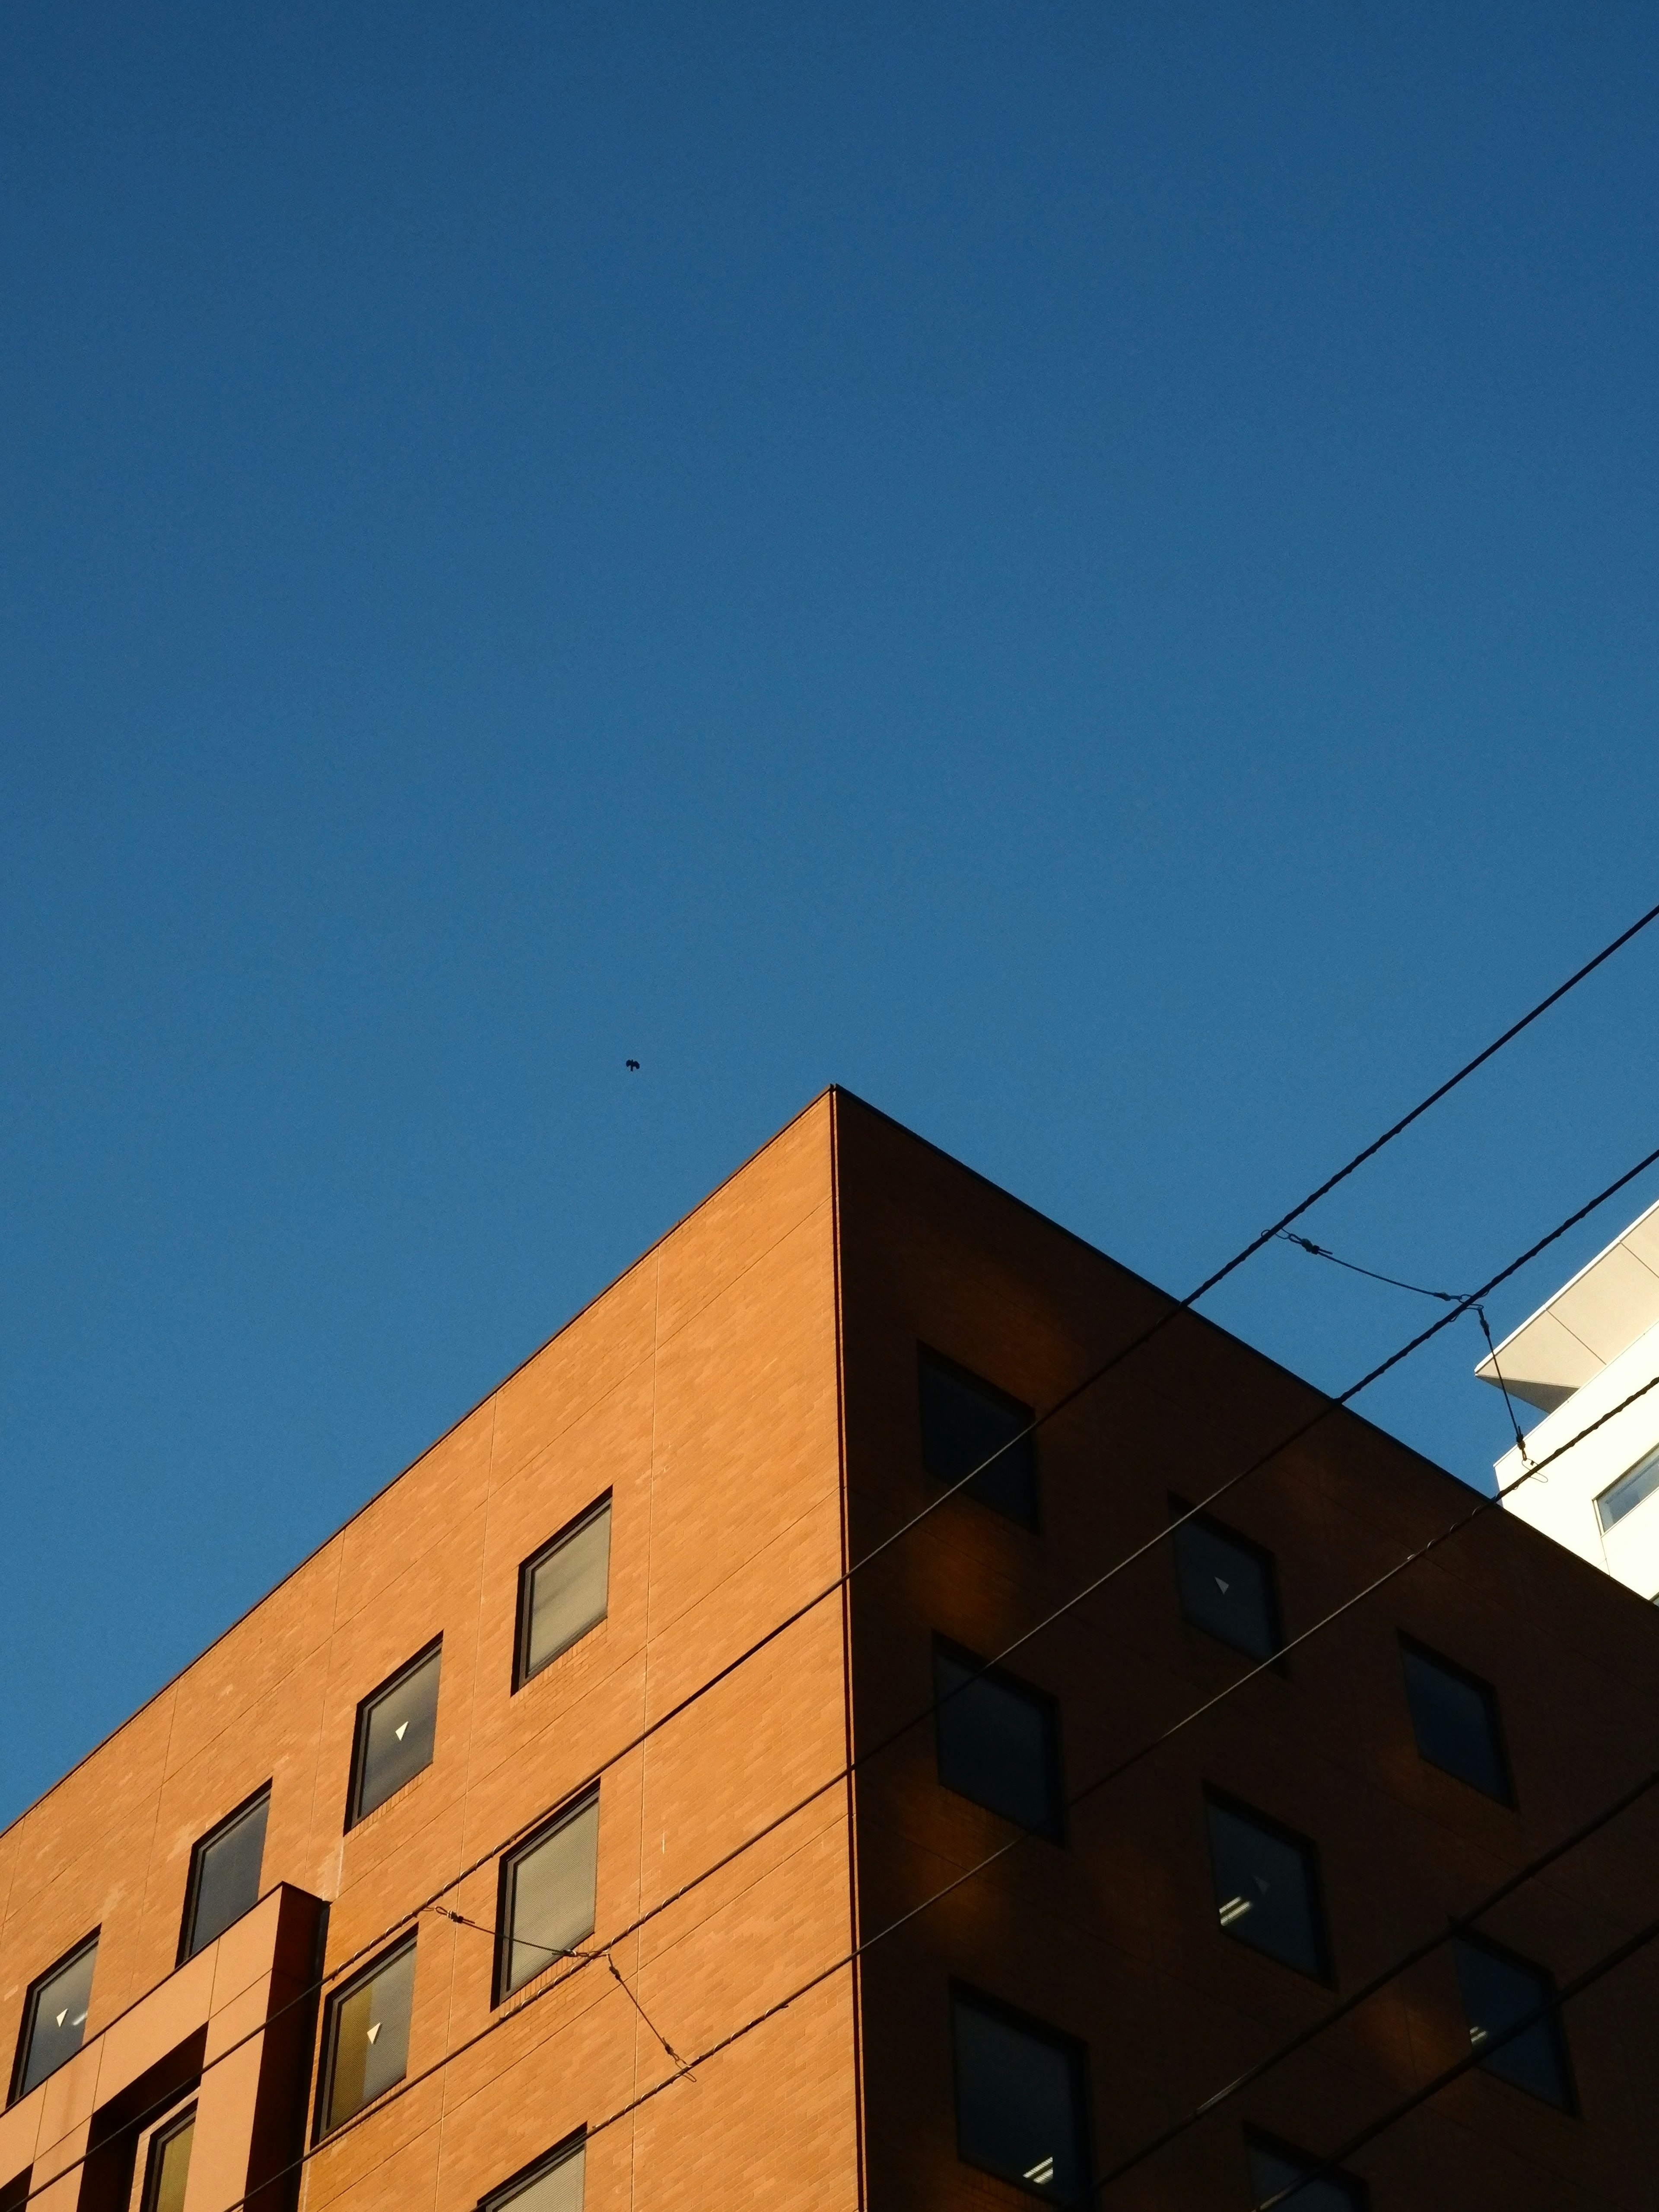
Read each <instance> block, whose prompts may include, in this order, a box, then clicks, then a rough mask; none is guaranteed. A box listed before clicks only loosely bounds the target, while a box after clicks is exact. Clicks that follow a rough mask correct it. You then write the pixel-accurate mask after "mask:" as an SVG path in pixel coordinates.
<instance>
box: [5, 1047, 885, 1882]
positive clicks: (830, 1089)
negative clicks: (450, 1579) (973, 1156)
mask: <svg viewBox="0 0 1659 2212" xmlns="http://www.w3.org/2000/svg"><path fill="white" fill-rule="evenodd" d="M835 1093H836V1085H834V1084H833V1083H831V1084H827V1085H825V1086H824V1088H823V1090H822V1091H817V1092H815V1093H814V1094H813V1096H812V1097H811V1098H809V1099H808V1100H807V1102H806V1103H805V1105H804V1106H803V1107H801V1108H800V1109H799V1111H797V1112H796V1113H793V1114H792V1115H790V1116H789V1119H788V1120H787V1121H786V1122H785V1123H784V1124H783V1126H782V1127H781V1128H780V1129H775V1130H774V1131H773V1132H772V1134H771V1135H770V1136H769V1138H768V1139H766V1141H765V1143H764V1144H763V1145H757V1146H756V1147H755V1149H754V1151H753V1152H750V1153H748V1154H746V1155H745V1156H744V1158H743V1159H742V1160H740V1161H739V1162H738V1165H737V1166H736V1167H734V1168H733V1169H732V1171H731V1173H730V1174H729V1175H725V1176H721V1178H720V1181H719V1182H717V1183H715V1184H714V1187H713V1188H712V1189H710V1190H707V1191H705V1192H704V1193H703V1195H702V1197H701V1198H700V1199H699V1200H697V1202H696V1205H695V1206H689V1207H688V1208H687V1209H686V1211H685V1212H684V1213H682V1214H681V1215H680V1216H679V1218H678V1220H676V1221H674V1222H673V1223H672V1224H671V1225H670V1226H669V1227H668V1228H666V1229H665V1230H664V1231H663V1232H662V1234H661V1235H660V1236H659V1237H653V1238H652V1240H651V1242H650V1243H648V1244H647V1246H646V1248H645V1249H644V1250H643V1251H642V1252H640V1253H638V1254H636V1255H635V1257H634V1258H633V1259H631V1260H630V1261H629V1263H628V1265H627V1266H626V1267H623V1268H621V1269H620V1270H619V1271H618V1272H617V1273H616V1274H614V1275H612V1276H611V1279H610V1280H609V1281H608V1282H607V1283H605V1285H603V1286H602V1287H601V1288H600V1289H599V1290H597V1291H594V1293H593V1295H592V1297H590V1298H587V1299H586V1300H585V1301H584V1302H583V1303H582V1304H580V1306H578V1307H577V1309H576V1310H575V1312H574V1313H573V1314H571V1315H570V1316H568V1318H567V1319H565V1320H564V1321H562V1322H560V1323H559V1326H558V1327H557V1328H556V1329H555V1330H554V1331H553V1332H552V1334H550V1335H549V1336H545V1337H544V1338H543V1340H542V1341H541V1342H540V1343H539V1344H538V1345H537V1346H535V1348H534V1350H533V1351H531V1352H526V1354H525V1356H524V1358H522V1359H521V1360H520V1361H519V1363H518V1364H517V1365H516V1366H515V1367H510V1368H509V1369H508V1370H507V1373H506V1374H505V1375H503V1376H502V1377H501V1380H500V1382H499V1383H491V1385H490V1387H489V1389H488V1390H486V1391H485V1392H484V1393H483V1396H482V1397H480V1398H477V1399H475V1400H474V1401H473V1402H472V1403H471V1405H470V1406H469V1407H467V1409H466V1411H465V1413H461V1414H459V1415H458V1416H457V1418H456V1419H454V1420H453V1421H452V1422H451V1423H450V1424H449V1426H448V1427H447V1429H441V1430H440V1431H439V1432H438V1434H437V1435H436V1436H435V1437H433V1439H432V1441H431V1443H428V1444H422V1447H421V1449H420V1450H419V1451H417V1452H416V1455H415V1456H414V1458H413V1459H411V1460H410V1461H409V1462H408V1463H407V1464H406V1465H405V1466H403V1467H400V1468H398V1472H397V1473H396V1474H392V1475H388V1476H387V1478H386V1480H385V1481H384V1482H383V1483H381V1485H380V1487H379V1489H378V1490H374V1491H371V1492H370V1493H369V1495H368V1497H367V1498H365V1499H364V1500H363V1502H362V1504H361V1505H360V1506H358V1507H357V1509H356V1511H355V1512H352V1513H349V1514H348V1515H347V1516H346V1517H345V1519H344V1520H343V1521H342V1522H340V1524H339V1526H338V1527H337V1528H331V1530H330V1531H329V1533H328V1534H327V1535H326V1536H325V1537H324V1538H323V1539H322V1541H320V1542H319V1543H316V1544H313V1546H312V1547H311V1549H310V1550H309V1551H308V1552H307V1553H306V1554H305V1557H304V1558H303V1559H299V1560H296V1561H295V1565H293V1566H291V1567H290V1568H289V1571H288V1572H287V1573H286V1574H285V1575H282V1576H279V1577H278V1578H277V1579H276V1581H275V1582H274V1583H272V1584H271V1585H270V1589H267V1590H266V1591H264V1594H263V1595H261V1596H258V1597H256V1598H255V1599H254V1600H253V1601H252V1604H250V1605H246V1606H244V1607H243V1608H242V1610H241V1612H240V1613H238V1614H237V1615H236V1618H235V1619H234V1620H232V1621H228V1622H227V1623H226V1625H225V1626H224V1627H223V1628H222V1629H221V1630H220V1631H219V1633H218V1634H217V1635H216V1636H215V1637H213V1638H210V1641H209V1642H208V1643H206V1644H204V1645H203V1646H202V1648H201V1650H199V1651H197V1652H196V1653H194V1654H193V1655H192V1656H191V1657H190V1658H188V1659H186V1660H185V1663H184V1665H183V1666H182V1667H179V1668H176V1669H175V1671H174V1672H173V1674H169V1675H168V1676H167V1680H166V1681H165V1682H162V1683H161V1684H160V1685H158V1686H157V1687H156V1688H155V1689H154V1690H152V1691H151V1692H150V1693H149V1697H147V1698H146V1699H144V1701H143V1704H142V1705H135V1706H134V1707H133V1709H132V1711H131V1712H130V1713H129V1714H128V1715H127V1716H126V1717H125V1720H119V1721H118V1722H117V1723H115V1726H114V1727H113V1728H112V1729H109V1730H108V1731H107V1733H106V1734H105V1735H100V1737H99V1739H98V1741H97V1742H96V1743H94V1745H92V1746H91V1747H90V1748H89V1749H88V1750H87V1751H84V1752H82V1754H81V1756H80V1758H79V1759H76V1762H75V1764H74V1765H72V1766H66V1767H65V1768H64V1771H63V1772H62V1773H61V1774H60V1775H59V1776H58V1779H57V1780H56V1781H55V1782H52V1783H49V1784H47V1786H46V1789H44V1790H42V1791H41V1792H40V1796H38V1797H33V1798H31V1799H30V1801H29V1802H28V1803H27V1805H25V1806H24V1807H23V1808H22V1810H21V1812H19V1813H15V1814H13V1815H12V1817H11V1819H10V1820H8V1821H7V1822H6V1823H5V1825H4V1826H3V1827H0V1843H3V1842H4V1840H5V1838H7V1837H8V1836H9V1835H10V1833H11V1832H12V1830H13V1829H14V1828H15V1827H17V1826H19V1825H20V1824H21V1822H22V1821H24V1820H27V1819H28V1817H29V1815H30V1814H31V1813H35V1812H38V1811H39V1810H40V1807H41V1806H43V1805H44V1804H45V1803H46V1800H47V1799H48V1798H49V1797H51V1796H53V1795H54V1794H55V1793H56V1792H57V1791H58V1790H61V1789H62V1788H63V1787H64V1784H65V1783H66V1782H71V1781H73V1780H74V1778H75V1777H76V1775H77V1774H78V1773H79V1772H80V1771H81V1769H82V1767H83V1766H84V1765H86V1764H87V1763H88V1760H89V1759H96V1758H97V1756H98V1754H99V1753H100V1751H102V1750H104V1749H105V1747H106V1746H107V1745H109V1744H112V1743H113V1742H114V1741H115V1739H116V1737H117V1736H118V1735H120V1733H121V1731H122V1730H123V1729H129V1728H131V1726H132V1723H134V1721H136V1720H140V1719H142V1718H143V1715H144V1714H146V1713H147V1712H148V1711H149V1709H150V1707H151V1706H152V1705H158V1704H159V1703H160V1702H161V1699H163V1698H165V1697H166V1696H167V1692H168V1691H169V1690H175V1689H177V1688H178V1686H179V1683H180V1682H182V1681H183V1680H184V1679H185V1675H186V1674H189V1672H190V1670H191V1668H192V1667H195V1666H198V1665H199V1664H200V1663H201V1662H202V1661H203V1660H204V1659H205V1658H206V1657H207V1656H208V1655H209V1653H210V1652H211V1651H216V1650H218V1648H219V1646H220V1645H221V1644H222V1643H223V1642H224V1641H225V1639H226V1638H227V1637H230V1636H234V1634H235V1633H236V1632H237V1630H238V1629H239V1628H240V1627H241V1626H242V1624H243V1623H244V1622H245V1621H247V1620H252V1617H253V1615H254V1614H255V1613H258V1610H259V1608H260V1607H261V1606H262V1605H268V1604H269V1603H270V1601H271V1599H272V1598H274V1597H275V1596H276V1593H277V1591H278V1590H280V1589H286V1588H287V1586H288V1584H289V1583H291V1582H292V1581H293V1580H294V1579H295V1576H297V1575H302V1574H303V1573H304V1572H305V1571H306V1569H307V1567H308V1566H310V1565H312V1563H313V1560H316V1559H321V1557H322V1555H323V1553H325V1551H327V1549H328V1547H329V1546H330V1545H331V1544H334V1543H337V1541H339V1539H340V1538H341V1537H342V1536H343V1535H344V1534H345V1533H346V1531H347V1529H348V1528H351V1527H353V1526H354V1525H355V1523H356V1522H359V1521H361V1520H362V1516H364V1514H365V1513H367V1512H368V1511H369V1510H371V1509H372V1508H373V1507H374V1506H375V1505H378V1504H379V1503H380V1500H381V1498H384V1497H385V1496H386V1492H388V1491H389V1490H395V1489H396V1488H397V1486H398V1484H399V1483H400V1482H401V1481H402V1480H403V1479H404V1476H405V1475H406V1474H413V1473H414V1471H415V1469H416V1468H417V1467H418V1466H419V1465H420V1463H421V1462H422V1460H423V1459H425V1458H427V1457H428V1455H430V1454H431V1453H433V1452H435V1451H436V1450H437V1449H438V1447H439V1445H440V1444H441V1443H447V1442H448V1440H449V1438H450V1437H453V1435H454V1434H455V1431H457V1430H458V1429H464V1428H465V1426H466V1425H467V1423H468V1422H469V1421H470V1420H471V1419H472V1417H473V1415H474V1414H475V1413H481V1412H482V1411H483V1408H484V1407H486V1406H487V1405H488V1404H489V1401H490V1400H491V1399H492V1398H494V1397H495V1396H496V1395H497V1394H498V1393H499V1392H501V1391H502V1390H504V1389H506V1388H507V1384H508V1383H510V1382H512V1380H513V1377H514V1376H517V1375H522V1374H523V1372H524V1370H525V1369H526V1367H528V1366H529V1365H530V1364H531V1362H532V1360H534V1359H539V1358H541V1356H542V1354H543V1352H545V1351H546V1350H547V1348H548V1346H549V1345H550V1344H556V1343H557V1342H558V1340H559V1339H560V1338H561V1337H562V1335H563V1334H565V1331H566V1330H567V1329H571V1328H574V1327H575V1326H576V1323H577V1322H579V1321H580V1320H581V1318H582V1316H584V1315H585V1314H587V1313H591V1312H592V1310H593V1308H594V1307H595V1306H596V1305H598V1304H599V1301H600V1300H601V1299H602V1298H608V1297H610V1295H611V1291H614V1290H615V1289H616V1288H617V1285H618V1284H619V1283H622V1282H624V1281H626V1279H627V1278H628V1277H629V1275H631V1274H632V1273H633V1272H634V1270H635V1267H642V1266H643V1265H644V1263H645V1261H647V1260H648V1259H649V1258H650V1257H651V1255H652V1254H653V1252H656V1251H659V1250H660V1249H661V1248H662V1246H663V1245H665V1243H667V1242H668V1240H669V1238H670V1237H674V1236H677V1235H678V1233H679V1231H681V1230H682V1229H684V1226H685V1225H686V1223H687V1222H688V1221H690V1219H691V1218H693V1217H694V1216H695V1215H696V1214H699V1213H701V1212H702V1209H703V1207H704V1206H707V1205H708V1204H709V1203H710V1202H711V1201H712V1200H714V1199H717V1198H718V1197H719V1196H720V1193H721V1192H722V1191H723V1190H724V1189H725V1188H726V1186H727V1185H728V1184H730V1183H734V1182H736V1181H737V1179H738V1176H740V1175H744V1174H746V1173H747V1172H748V1170H750V1168H751V1167H753V1165H754V1164H755V1163H756V1161H757V1159H759V1158H760V1157H761V1155H762V1154H763V1152H770V1151H771V1149H772V1147H773V1146H774V1145H776V1144H781V1142H782V1140H783V1139H784V1138H785V1137H787V1135H788V1134H789V1132H790V1131H791V1130H792V1129H793V1127H795V1125H796V1123H797V1122H799V1121H805V1119H806V1117H807V1115H809V1114H810V1113H811V1111H812V1109H814V1107H817V1106H820V1105H822V1104H823V1102H824V1101H825V1100H826V1099H833V1097H835ZM860 1103H862V1101H860ZM875 1110H876V1109H874V1108H873V1107H872V1109H871V1111H872V1113H873V1112H874V1111H875Z"/></svg>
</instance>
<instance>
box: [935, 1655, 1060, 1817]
mask: <svg viewBox="0 0 1659 2212" xmlns="http://www.w3.org/2000/svg"><path fill="white" fill-rule="evenodd" d="M982 1665H983V1662H981V1661H980V1660H978V1659H975V1657H974V1656H973V1655H972V1653H971V1652H968V1651H961V1650H957V1648H956V1647H955V1646H954V1645H952V1644H945V1642H943V1641H942V1640H940V1639H938V1638H936V1639H935V1641H934V1644H933V1695H934V1697H935V1699H937V1700H938V1701H939V1702H938V1704H937V1705H936V1706H935V1709H934V1715H933V1719H934V1728H935V1732H936V1736H937V1741H938V1747H939V1780H940V1781H941V1782H942V1783H943V1784H945V1788H946V1789H947V1790H958V1791H960V1793H961V1794H962V1796H964V1797H971V1798H972V1799H973V1801H974V1802H975V1804H976V1805H985V1806H987V1807H988V1808H990V1810H991V1811H992V1812H993V1813H1000V1814H1001V1815H1002V1817H1003V1818H1004V1820H1013V1821H1016V1822H1017V1823H1018V1825H1019V1826H1021V1827H1022V1828H1029V1829H1030V1832H1031V1833H1032V1834H1033V1835H1037V1836H1046V1837H1047V1838H1048V1840H1049V1842H1050V1843H1054V1844H1057V1843H1060V1841H1062V1840H1063V1838H1064V1834H1065V1815H1064V1811H1063V1807H1062V1801H1061V1794H1060V1715H1059V1712H1058V1710H1057V1709H1056V1707H1055V1705H1054V1699H1052V1698H1051V1697H1049V1696H1048V1694H1047V1692H1044V1691H1042V1690H1036V1689H1033V1688H1032V1687H1031V1686H1030V1684H1029V1683H1027V1682H1021V1681H1018V1680H1015V1678H1014V1676H1013V1675H1012V1674H1003V1673H1002V1672H1001V1670H1000V1668H990V1669H988V1670H987V1671H984V1672H981V1667H982Z"/></svg>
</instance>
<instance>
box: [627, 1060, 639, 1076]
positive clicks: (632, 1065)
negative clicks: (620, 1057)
mask: <svg viewBox="0 0 1659 2212" xmlns="http://www.w3.org/2000/svg"><path fill="white" fill-rule="evenodd" d="M623 1066H624V1067H626V1068H628V1069H629V1070H630V1071H631V1072H632V1073H634V1074H635V1075H637V1074H638V1073H639V1072H640V1063H639V1062H638V1060H624V1061H623Z"/></svg>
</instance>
